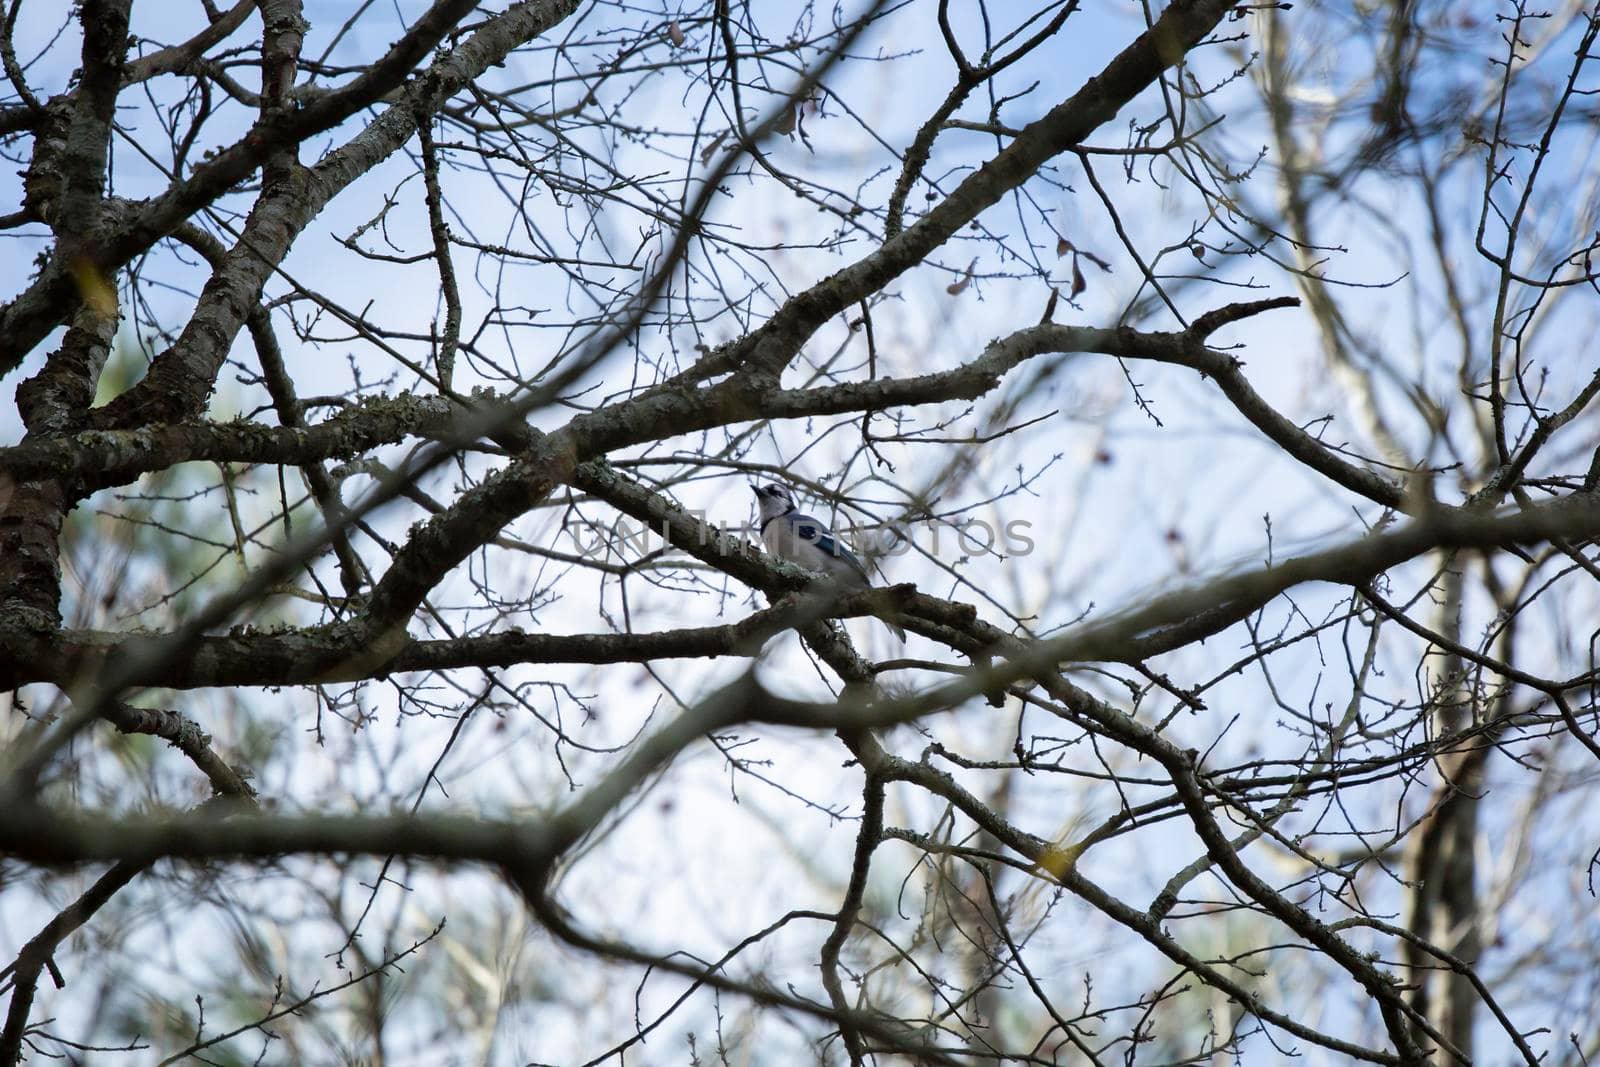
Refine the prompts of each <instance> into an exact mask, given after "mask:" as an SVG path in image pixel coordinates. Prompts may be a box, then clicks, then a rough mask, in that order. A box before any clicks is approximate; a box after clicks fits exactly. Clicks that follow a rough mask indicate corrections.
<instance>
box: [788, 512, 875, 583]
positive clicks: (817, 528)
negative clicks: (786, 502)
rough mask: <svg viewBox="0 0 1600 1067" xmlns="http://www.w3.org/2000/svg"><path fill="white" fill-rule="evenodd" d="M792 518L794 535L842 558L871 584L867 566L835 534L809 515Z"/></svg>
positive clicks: (833, 555) (835, 557) (836, 557)
mask: <svg viewBox="0 0 1600 1067" xmlns="http://www.w3.org/2000/svg"><path fill="white" fill-rule="evenodd" d="M793 520H794V532H795V536H797V537H799V538H800V540H802V541H809V542H811V543H812V544H814V545H816V546H817V547H818V548H820V549H822V551H824V552H826V553H827V554H828V555H830V556H832V557H833V558H834V559H842V560H844V561H845V562H846V563H848V564H849V565H850V567H851V569H853V570H854V571H855V572H856V573H857V574H859V575H861V580H862V581H864V582H866V583H867V584H868V585H871V584H872V579H871V578H870V577H869V576H868V575H867V568H866V567H864V566H862V564H861V561H860V560H859V559H857V558H856V554H855V553H854V552H852V551H850V550H849V549H848V548H846V547H845V545H844V542H843V541H841V540H839V537H838V535H837V534H835V533H834V532H833V531H832V530H830V529H828V527H827V526H825V525H824V524H823V523H821V522H819V521H818V520H816V519H814V518H812V517H811V516H810V515H795V516H793Z"/></svg>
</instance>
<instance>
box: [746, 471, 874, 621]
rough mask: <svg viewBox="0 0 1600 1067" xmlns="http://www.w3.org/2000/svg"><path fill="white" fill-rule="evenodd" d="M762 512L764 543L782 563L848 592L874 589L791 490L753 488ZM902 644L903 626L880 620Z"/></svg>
mask: <svg viewBox="0 0 1600 1067" xmlns="http://www.w3.org/2000/svg"><path fill="white" fill-rule="evenodd" d="M750 488H751V489H753V490H754V491H755V494H756V502H757V505H758V506H759V509H760V512H761V519H760V522H761V543H762V544H764V545H766V546H767V551H768V552H770V553H772V554H773V555H774V556H777V557H778V558H779V559H784V560H788V561H789V562H790V563H795V564H799V565H800V566H802V567H804V568H805V569H806V570H808V571H816V572H817V573H819V574H821V575H823V576H824V577H826V578H827V579H828V580H829V581H831V582H833V583H834V584H835V585H837V586H838V587H839V588H840V589H842V590H844V591H846V592H855V591H857V590H860V589H870V588H871V587H872V579H871V578H870V577H869V576H868V575H867V568H866V567H865V566H863V565H862V563H861V561H860V560H859V559H857V558H856V556H855V553H854V552H851V551H850V550H849V549H848V548H846V547H845V544H844V540H843V538H841V537H840V536H839V535H838V534H836V533H834V532H833V531H832V530H830V529H828V524H827V523H825V522H823V521H822V520H821V519H817V518H813V517H812V516H810V515H806V514H804V513H803V512H801V511H799V510H798V509H797V508H796V507H795V506H794V497H793V496H792V495H791V494H790V493H789V490H788V487H786V486H782V485H779V484H777V483H776V482H769V483H767V484H766V485H751V486H750ZM880 621H881V622H882V623H883V624H884V625H885V626H887V627H888V628H889V631H890V632H891V633H893V634H894V635H895V636H896V637H898V638H899V639H900V640H901V641H904V640H905V639H906V632H905V630H904V629H903V628H902V627H901V626H900V624H899V623H895V622H891V621H889V620H888V619H882V620H880Z"/></svg>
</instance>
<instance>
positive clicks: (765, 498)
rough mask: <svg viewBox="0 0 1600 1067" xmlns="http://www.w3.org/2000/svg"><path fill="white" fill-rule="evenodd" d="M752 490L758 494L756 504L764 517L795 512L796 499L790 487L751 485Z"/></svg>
mask: <svg viewBox="0 0 1600 1067" xmlns="http://www.w3.org/2000/svg"><path fill="white" fill-rule="evenodd" d="M750 488H751V489H752V490H753V491H754V492H755V494H756V503H757V504H758V505H759V506H760V508H761V514H762V515H764V516H766V515H782V514H785V513H786V512H790V511H793V510H794V497H793V496H792V495H791V494H790V492H789V487H788V486H786V485H779V484H778V483H777V482H768V483H767V484H766V485H751V486H750Z"/></svg>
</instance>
